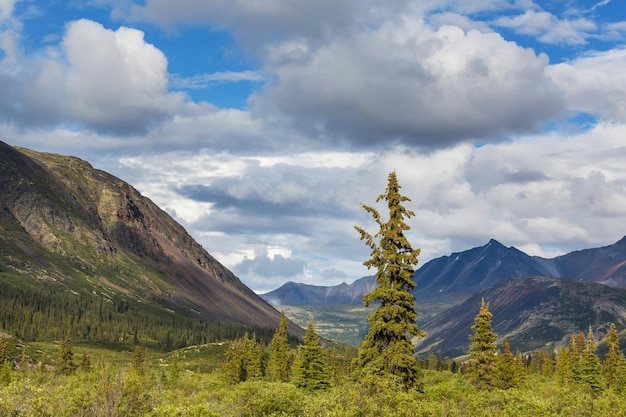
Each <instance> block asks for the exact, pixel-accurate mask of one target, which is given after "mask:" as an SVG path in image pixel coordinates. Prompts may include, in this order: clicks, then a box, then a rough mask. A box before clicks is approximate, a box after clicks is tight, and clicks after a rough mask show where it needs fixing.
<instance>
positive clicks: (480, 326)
mask: <svg viewBox="0 0 626 417" xmlns="http://www.w3.org/2000/svg"><path fill="white" fill-rule="evenodd" d="M492 317H493V315H492V314H491V312H490V311H489V304H488V303H485V299H483V300H482V301H481V304H480V310H479V312H478V315H477V316H476V317H475V318H474V325H473V326H472V327H471V329H472V331H473V332H474V333H473V334H471V335H470V337H469V339H470V342H471V346H470V352H469V353H470V356H471V357H472V359H471V362H470V363H469V364H468V366H469V369H468V373H469V375H470V380H471V381H472V383H473V384H474V385H476V387H478V388H480V389H492V388H494V387H496V386H497V383H498V369H497V357H496V350H497V348H496V339H497V338H498V336H497V335H496V333H495V332H494V331H493V329H492V328H491V318H492Z"/></svg>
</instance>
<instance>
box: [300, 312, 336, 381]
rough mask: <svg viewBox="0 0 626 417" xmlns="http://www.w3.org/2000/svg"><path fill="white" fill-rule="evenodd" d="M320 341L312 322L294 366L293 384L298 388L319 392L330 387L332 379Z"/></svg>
mask: <svg viewBox="0 0 626 417" xmlns="http://www.w3.org/2000/svg"><path fill="white" fill-rule="evenodd" d="M319 340H320V338H319V336H318V335H317V332H316V331H315V325H314V323H313V320H311V321H310V322H309V325H308V326H307V329H306V334H305V335H304V344H303V345H300V346H299V347H298V356H297V359H296V363H295V365H294V376H293V383H294V384H295V385H296V386H297V387H298V388H305V389H309V390H318V389H325V388H328V387H329V386H330V378H329V376H328V371H327V369H326V362H325V361H324V353H323V351H322V346H321V345H320V343H319Z"/></svg>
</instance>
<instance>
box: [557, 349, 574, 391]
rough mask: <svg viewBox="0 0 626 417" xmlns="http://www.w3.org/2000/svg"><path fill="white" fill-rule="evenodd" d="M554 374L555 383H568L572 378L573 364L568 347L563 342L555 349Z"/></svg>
mask: <svg viewBox="0 0 626 417" xmlns="http://www.w3.org/2000/svg"><path fill="white" fill-rule="evenodd" d="M554 375H555V378H556V381H557V383H558V384H561V385H565V384H569V383H571V382H572V381H573V380H574V364H573V360H572V358H571V357H570V350H569V347H568V346H567V345H565V344H563V345H562V346H560V347H559V348H558V350H557V353H556V365H555V372H554Z"/></svg>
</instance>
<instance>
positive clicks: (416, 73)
mask: <svg viewBox="0 0 626 417" xmlns="http://www.w3.org/2000/svg"><path fill="white" fill-rule="evenodd" d="M267 65H268V70H269V72H272V73H274V74H276V82H275V83H272V84H270V85H269V86H268V87H267V89H266V90H265V91H263V94H262V95H259V96H257V97H255V98H253V99H251V108H252V110H253V112H255V111H257V112H260V113H261V114H263V112H266V111H267V112H271V111H273V109H279V110H280V112H281V114H282V115H284V116H286V117H287V120H291V121H292V122H293V123H294V125H296V126H298V127H299V128H301V129H302V130H303V131H306V132H308V133H309V134H316V135H321V136H322V137H328V138H337V137H340V138H343V139H345V140H347V141H350V142H352V143H354V144H359V145H371V144H384V143H390V142H394V141H400V142H403V143H407V144H411V145H418V146H426V147H439V146H449V145H451V144H454V143H458V142H461V141H464V140H467V139H474V138H487V140H488V138H494V137H499V136H500V135H504V134H507V133H510V132H528V131H531V130H533V129H534V128H536V127H537V126H539V125H541V124H542V123H544V122H546V121H548V120H550V119H551V118H552V117H554V116H555V115H556V114H558V113H559V112H560V111H561V110H562V104H563V103H562V100H561V95H560V92H559V90H558V89H557V88H556V86H555V84H554V83H553V82H552V80H551V79H549V78H547V77H546V76H545V69H546V67H547V65H548V59H547V57H546V56H544V55H540V56H536V55H535V53H534V52H533V51H532V50H530V49H524V48H521V47H519V46H518V45H516V44H514V43H512V42H507V41H505V40H504V39H502V37H500V35H498V34H496V33H482V32H478V31H475V30H471V31H469V32H467V33H465V32H463V31H462V30H461V29H460V28H458V27H453V26H443V27H441V28H439V29H438V30H437V31H433V30H432V29H431V28H430V27H429V26H427V25H426V24H424V22H423V21H421V20H419V19H414V18H409V17H403V18H402V19H399V20H397V21H390V22H388V23H387V24H385V25H384V26H383V27H381V28H379V29H377V30H373V31H369V32H361V33H359V34H357V35H355V36H353V37H337V38H335V39H333V41H332V42H330V43H328V44H327V45H325V46H324V47H320V48H316V49H307V46H306V44H303V45H300V46H298V45H297V44H293V43H290V42H288V43H284V44H281V45H276V46H275V47H274V48H273V50H272V52H271V54H270V61H269V62H268V64H267ZM332 140H336V139H332Z"/></svg>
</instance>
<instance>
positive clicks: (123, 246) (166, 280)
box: [0, 142, 301, 333]
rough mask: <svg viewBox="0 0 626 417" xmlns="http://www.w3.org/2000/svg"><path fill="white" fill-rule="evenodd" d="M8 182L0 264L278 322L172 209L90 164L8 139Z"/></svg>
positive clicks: (198, 310) (37, 277)
mask: <svg viewBox="0 0 626 417" xmlns="http://www.w3.org/2000/svg"><path fill="white" fill-rule="evenodd" d="M0 186H1V190H2V193H1V194H0V270H2V269H4V270H7V271H11V273H12V276H16V275H19V276H22V277H26V278H28V280H30V283H31V284H35V283H37V282H48V283H54V284H56V285H64V286H66V287H67V288H69V289H71V290H72V291H81V292H84V293H94V294H96V293H97V294H100V295H106V294H110V293H123V294H125V295H126V296H130V297H132V298H134V299H136V300H139V301H142V302H150V303H156V304H159V305H162V306H164V307H165V308H167V309H172V308H173V309H183V310H186V311H187V312H191V313H193V314H194V315H196V316H199V317H201V318H204V319H207V320H213V321H230V322H236V323H243V324H248V325H253V326H260V327H276V326H277V325H278V322H279V319H280V313H279V312H278V311H276V310H275V309H274V308H273V307H271V306H270V305H269V304H267V303H266V302H265V301H263V300H262V299H261V298H260V297H258V296H257V295H256V294H255V293H254V292H253V291H252V290H250V289H249V288H248V287H246V286H245V285H244V284H243V283H242V282H241V281H240V280H239V279H238V278H237V277H236V276H235V275H234V274H233V273H232V272H230V271H229V270H228V269H227V268H225V267H224V266H223V265H221V264H220V263H219V262H217V261H216V260H215V259H214V258H213V257H212V256H211V255H210V254H208V253H207V252H206V251H205V250H204V249H203V248H202V247H201V246H200V245H199V244H198V243H197V242H196V241H195V240H194V239H193V238H192V237H191V236H190V235H189V234H188V233H187V232H186V231H185V229H184V228H183V227H182V226H180V225H179V224H178V223H176V221H174V220H173V219H172V218H171V217H170V216H169V215H168V214H167V213H165V212H164V211H163V210H161V209H160V208H159V207H157V206H156V205H155V204H154V203H153V202H152V201H150V200H149V199H148V198H146V197H143V196H142V195H141V194H140V193H139V192H138V191H137V190H136V189H134V188H133V187H132V186H130V185H129V184H127V183H125V182H124V181H122V180H120V179H118V178H116V177H114V176H112V175H110V174H107V173H106V172H103V171H100V170H97V169H94V168H93V167H92V166H91V165H90V164H88V163H87V162H85V161H83V160H80V159H78V158H75V157H69V156H62V155H55V154H47V153H38V152H34V151H31V150H27V149H21V148H13V147H11V146H9V145H7V144H5V143H3V142H0ZM290 327H291V329H294V333H300V331H301V329H297V328H296V326H295V325H294V326H290Z"/></svg>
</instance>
